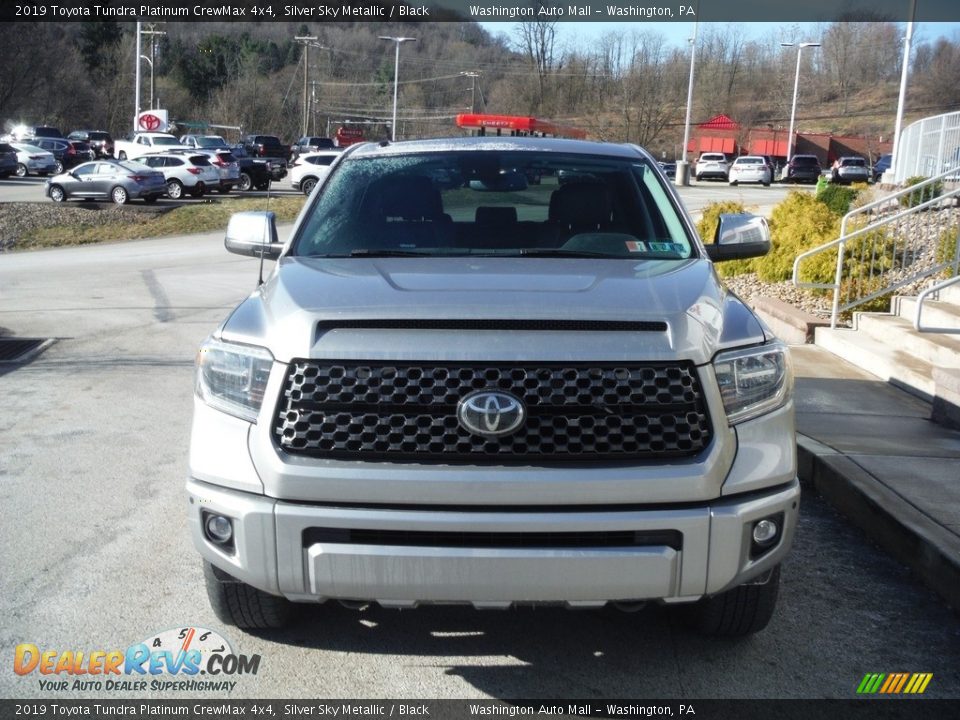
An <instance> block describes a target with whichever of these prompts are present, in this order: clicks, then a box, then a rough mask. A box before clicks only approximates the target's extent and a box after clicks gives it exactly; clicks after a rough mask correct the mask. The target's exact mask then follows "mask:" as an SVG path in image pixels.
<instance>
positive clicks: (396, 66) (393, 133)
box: [379, 35, 417, 141]
mask: <svg viewBox="0 0 960 720" xmlns="http://www.w3.org/2000/svg"><path fill="white" fill-rule="evenodd" d="M379 38H380V39H381V40H390V41H391V42H394V43H396V44H397V52H396V57H395V58H394V62H393V124H392V125H391V126H390V140H391V141H396V139H397V86H398V84H399V79H400V45H401V44H402V43H405V42H416V41H417V39H416V38H412V37H396V36H390V35H380V36H379Z"/></svg>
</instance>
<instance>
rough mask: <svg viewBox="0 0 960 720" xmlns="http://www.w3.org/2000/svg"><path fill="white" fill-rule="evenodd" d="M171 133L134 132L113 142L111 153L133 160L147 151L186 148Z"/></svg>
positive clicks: (117, 156) (120, 157) (123, 158)
mask: <svg viewBox="0 0 960 720" xmlns="http://www.w3.org/2000/svg"><path fill="white" fill-rule="evenodd" d="M186 149H188V148H187V147H186V146H185V145H182V144H181V143H180V141H179V140H177V139H176V138H175V137H174V136H173V135H171V134H169V133H161V132H141V133H134V134H133V135H130V136H128V137H127V138H125V139H124V140H117V141H116V142H115V143H114V147H113V154H114V156H115V157H116V158H117V159H118V160H133V159H134V158H138V157H141V156H142V155H148V154H149V153H156V152H164V151H166V150H186Z"/></svg>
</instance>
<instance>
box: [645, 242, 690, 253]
mask: <svg viewBox="0 0 960 720" xmlns="http://www.w3.org/2000/svg"><path fill="white" fill-rule="evenodd" d="M647 246H648V247H649V248H650V252H658V253H682V252H683V246H682V245H679V244H678V243H671V242H651V243H647Z"/></svg>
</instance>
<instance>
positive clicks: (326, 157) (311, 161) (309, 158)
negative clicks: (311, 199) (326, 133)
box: [290, 150, 340, 195]
mask: <svg viewBox="0 0 960 720" xmlns="http://www.w3.org/2000/svg"><path fill="white" fill-rule="evenodd" d="M339 156H340V151H339V150H320V151H318V152H312V153H304V154H303V155H301V156H299V157H298V158H297V159H296V160H295V161H294V163H293V165H292V166H291V168H290V186H291V187H292V188H293V189H294V190H302V191H303V194H304V195H309V194H310V193H311V192H313V189H314V188H315V187H316V186H317V184H318V183H320V182H321V181H322V180H323V178H325V177H326V176H327V173H328V172H329V171H330V165H331V163H333V161H334V160H336V159H337V158H338V157H339Z"/></svg>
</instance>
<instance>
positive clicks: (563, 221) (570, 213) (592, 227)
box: [548, 182, 613, 237]
mask: <svg viewBox="0 0 960 720" xmlns="http://www.w3.org/2000/svg"><path fill="white" fill-rule="evenodd" d="M612 214H613V201H612V199H611V198H610V192H609V190H608V189H607V186H606V185H604V184H602V183H598V182H576V183H569V184H567V185H561V186H560V187H559V188H558V189H557V190H554V191H553V194H552V195H551V196H550V210H549V215H548V217H549V219H550V222H551V223H553V224H554V225H557V226H559V228H560V233H561V235H562V236H565V237H570V236H571V235H576V234H577V233H581V232H598V231H603V230H605V229H607V228H609V227H610V225H611V216H612Z"/></svg>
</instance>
